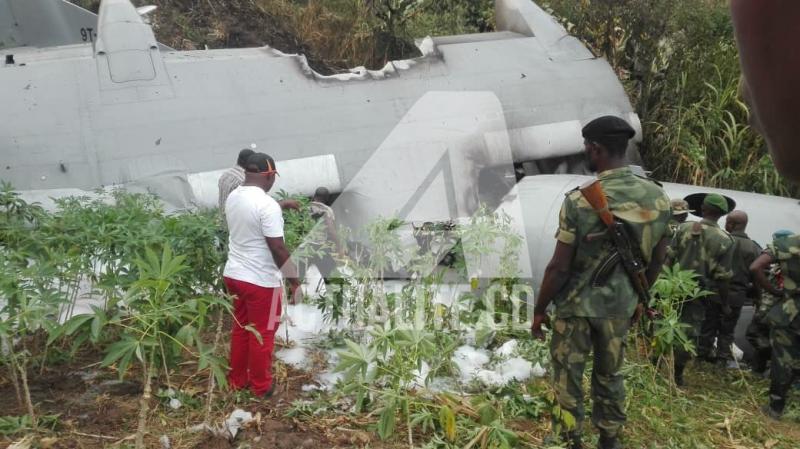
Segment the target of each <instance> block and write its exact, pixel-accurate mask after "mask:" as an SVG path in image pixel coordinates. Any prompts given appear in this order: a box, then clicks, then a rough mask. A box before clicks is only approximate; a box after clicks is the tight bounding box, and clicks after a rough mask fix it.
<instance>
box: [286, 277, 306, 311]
mask: <svg viewBox="0 0 800 449" xmlns="http://www.w3.org/2000/svg"><path fill="white" fill-rule="evenodd" d="M301 302H303V289H302V288H300V282H299V281H297V280H294V281H289V304H292V305H295V304H297V303H301Z"/></svg>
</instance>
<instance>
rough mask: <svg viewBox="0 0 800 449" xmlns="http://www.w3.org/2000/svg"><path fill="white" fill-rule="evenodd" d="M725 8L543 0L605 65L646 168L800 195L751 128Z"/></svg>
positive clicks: (701, 3) (718, 4)
mask: <svg viewBox="0 0 800 449" xmlns="http://www.w3.org/2000/svg"><path fill="white" fill-rule="evenodd" d="M727 3H728V2H727V1H724V0H673V1H654V0H616V1H613V2H609V1H599V0H595V1H589V0H583V1H580V2H578V1H574V0H549V1H548V2H546V5H547V6H548V7H550V8H551V9H552V11H553V12H554V13H555V15H556V16H557V17H559V18H560V19H561V20H562V23H564V25H565V26H566V27H567V28H568V29H569V30H570V31H571V32H572V33H574V34H576V35H578V36H579V37H580V38H582V39H583V40H584V41H585V42H586V43H587V44H588V45H589V46H590V47H592V48H593V49H594V51H595V52H596V53H597V54H599V55H602V56H604V57H605V58H607V59H608V61H609V62H610V63H611V64H612V66H613V67H614V69H615V70H616V72H617V74H618V75H619V76H620V78H621V79H622V80H623V83H624V84H625V87H626V89H627V90H628V92H629V94H630V96H631V99H632V101H633V103H634V107H635V108H636V112H637V113H638V114H639V116H640V118H641V119H642V125H643V128H644V140H643V142H642V145H641V147H640V149H641V151H642V157H643V159H644V162H645V165H646V166H647V168H649V169H651V170H654V172H655V175H656V176H657V177H659V178H660V179H663V180H667V181H675V182H683V183H691V184H697V185H705V186H713V187H723V188H730V189H737V190H747V191H754V192H759V193H767V194H775V195H784V196H795V197H796V196H798V195H800V189H798V187H796V186H791V185H789V184H788V183H786V182H785V181H783V180H782V179H781V178H780V177H779V176H778V174H777V172H776V170H775V168H774V166H773V165H772V161H771V160H770V158H769V156H768V154H767V149H766V145H765V143H764V140H763V139H762V138H761V137H760V136H759V135H757V133H755V132H754V131H753V130H752V129H751V128H750V126H749V124H748V110H747V106H746V105H745V104H744V103H743V102H742V100H741V97H740V95H739V79H740V77H741V72H740V69H739V63H738V53H737V50H736V45H735V42H734V37H733V28H732V25H731V20H730V17H729V13H728V5H727Z"/></svg>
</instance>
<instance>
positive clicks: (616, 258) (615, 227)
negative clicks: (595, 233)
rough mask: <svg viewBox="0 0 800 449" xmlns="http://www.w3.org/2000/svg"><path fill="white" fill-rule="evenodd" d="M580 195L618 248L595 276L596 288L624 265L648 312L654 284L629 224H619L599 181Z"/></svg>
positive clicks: (615, 247) (581, 189)
mask: <svg viewBox="0 0 800 449" xmlns="http://www.w3.org/2000/svg"><path fill="white" fill-rule="evenodd" d="M580 191H581V194H582V195H583V197H584V198H586V201H588V202H589V205H591V206H592V209H594V211H595V212H596V213H597V215H598V216H599V217H600V220H601V221H602V222H603V224H605V225H606V228H608V234H609V235H610V236H611V241H612V242H613V244H614V252H613V253H612V254H611V255H610V256H609V257H608V258H607V259H606V260H605V261H604V263H603V264H601V266H600V267H599V268H598V271H597V272H596V273H595V276H593V278H594V279H593V284H595V282H596V280H597V279H603V280H605V279H604V278H605V277H607V275H609V274H610V273H611V271H612V270H613V269H614V267H615V266H616V264H617V263H620V262H621V263H622V266H623V268H624V269H625V273H626V274H627V275H628V279H630V281H631V285H632V286H633V289H634V290H635V291H636V295H637V296H638V297H639V302H640V303H641V304H643V305H644V307H645V308H647V307H648V306H649V305H650V283H649V282H648V281H647V276H646V275H645V272H646V270H647V267H646V266H645V263H644V258H643V257H642V251H641V248H640V246H639V245H638V244H637V243H636V242H634V241H633V240H632V239H631V236H630V234H629V233H628V230H627V228H626V227H625V223H623V222H621V221H619V220H617V219H616V218H615V217H614V215H613V214H612V213H611V211H610V210H609V209H608V198H606V194H605V192H604V191H603V186H601V185H600V181H598V180H596V179H595V180H592V181H588V182H586V183H585V184H584V185H582V186H581V187H580Z"/></svg>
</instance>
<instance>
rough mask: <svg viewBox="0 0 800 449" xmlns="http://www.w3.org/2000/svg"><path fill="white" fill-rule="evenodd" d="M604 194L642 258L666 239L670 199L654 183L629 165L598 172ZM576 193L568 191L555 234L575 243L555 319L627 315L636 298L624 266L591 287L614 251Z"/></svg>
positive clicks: (558, 298)
mask: <svg viewBox="0 0 800 449" xmlns="http://www.w3.org/2000/svg"><path fill="white" fill-rule="evenodd" d="M597 179H598V180H599V181H600V184H601V185H602V186H603V190H604V191H605V193H606V196H607V197H608V204H609V208H610V210H611V212H612V213H613V214H614V216H616V217H617V218H618V219H620V220H622V221H623V222H624V223H625V224H626V226H627V227H628V230H629V232H630V234H631V237H632V238H633V239H634V240H635V241H636V242H638V243H639V245H640V246H641V250H642V255H643V256H644V258H645V259H646V260H645V261H646V262H649V261H650V258H651V257H652V253H653V249H654V248H655V246H656V245H657V244H658V242H659V241H660V240H661V239H662V238H664V237H670V236H671V234H670V231H669V227H668V225H667V223H668V221H669V219H670V216H671V211H670V202H669V201H670V200H669V197H668V196H667V195H666V194H665V193H664V191H663V190H662V189H661V187H659V186H658V184H656V183H655V182H653V181H651V180H648V179H645V178H640V177H638V176H636V175H634V174H633V173H632V172H631V170H630V169H629V168H627V167H624V168H618V169H614V170H608V171H605V172H602V173H600V174H599V175H598V177H597ZM605 231H606V227H605V225H604V224H603V223H602V222H601V221H600V218H599V217H598V216H597V213H596V212H595V211H594V209H592V207H591V206H590V205H589V203H588V202H587V201H586V199H585V198H584V197H583V195H582V194H581V192H580V191H578V190H574V191H572V192H570V193H568V194H567V197H566V198H565V199H564V203H563V204H562V206H561V214H560V218H559V227H558V232H557V233H556V238H557V239H558V240H559V241H561V242H563V243H566V244H568V245H573V246H574V247H575V256H574V258H573V260H572V265H571V267H570V278H569V281H568V283H567V286H566V287H564V289H563V290H562V291H561V292H559V294H558V295H557V296H556V298H554V303H555V305H556V315H557V316H558V317H559V318H568V317H576V316H577V317H591V318H616V319H620V318H629V317H630V316H631V315H632V314H633V311H634V309H635V308H636V303H637V297H636V293H635V291H634V290H633V287H632V285H631V283H630V280H629V279H628V276H627V274H626V273H625V270H624V268H623V267H622V264H617V266H616V267H615V268H614V270H613V271H612V272H611V275H610V276H609V277H608V279H607V280H606V282H605V283H604V285H601V286H597V287H594V286H592V279H593V277H594V274H595V273H596V271H597V269H598V268H599V267H600V265H601V264H602V263H603V262H604V261H605V259H606V258H607V257H608V256H609V255H610V254H612V252H613V243H612V242H611V238H610V237H609V236H608V235H607V234H606V233H605Z"/></svg>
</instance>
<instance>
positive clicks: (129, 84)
mask: <svg viewBox="0 0 800 449" xmlns="http://www.w3.org/2000/svg"><path fill="white" fill-rule="evenodd" d="M50 3H52V4H53V5H57V6H59V7H64V5H63V2H61V1H60V0H51V1H50ZM37 4H39V6H40V7H42V8H44V6H43V5H44V4H45V0H37ZM0 5H2V6H0V7H6V8H7V7H8V6H9V5H12V6H14V5H15V2H14V0H0ZM497 13H498V29H499V31H498V32H497V33H487V34H482V35H468V36H450V37H441V38H432V39H426V40H424V41H423V43H422V44H421V47H422V49H423V51H424V53H425V54H424V56H422V57H420V58H417V59H414V60H409V61H394V62H390V63H388V64H387V65H386V67H384V68H383V69H382V70H378V71H369V70H364V69H354V70H353V71H352V72H351V73H346V74H340V75H334V76H321V75H319V74H317V73H315V72H314V71H313V70H311V69H310V68H309V67H308V64H307V62H306V60H305V58H304V57H303V56H299V55H284V54H281V53H280V52H277V51H275V50H273V49H270V48H268V47H264V48H251V49H237V50H230V49H226V50H210V51H205V50H203V51H185V52H177V51H167V52H165V51H158V49H157V47H156V46H157V42H156V41H155V38H154V37H153V34H152V32H151V30H150V27H149V26H147V25H146V24H144V23H143V22H142V21H141V19H140V17H139V15H138V14H137V12H136V10H135V9H134V8H133V7H132V6H131V5H130V3H129V2H128V1H126V0H105V1H104V2H103V3H102V6H101V12H100V16H99V19H98V25H97V29H98V31H97V37H96V39H95V41H94V42H93V43H91V44H90V43H87V44H82V43H81V44H74V43H72V42H63V41H64V39H61V40H62V42H61V43H68V44H69V45H60V46H57V47H51V46H43V47H41V48H37V47H35V46H29V47H24V48H16V49H15V48H6V49H4V50H3V51H4V52H5V53H6V54H12V53H13V54H14V59H15V64H6V65H3V66H0V86H2V87H0V89H2V92H3V99H4V107H3V109H2V110H0V154H2V166H0V178H2V179H3V180H5V181H9V182H11V183H13V185H14V186H15V187H17V188H18V189H21V190H36V191H42V190H54V189H64V188H77V189H93V188H96V187H99V186H108V185H112V184H127V183H134V184H138V185H142V186H146V187H150V188H155V189H156V191H157V192H158V189H168V190H169V189H172V190H175V191H181V192H185V191H187V190H186V185H187V181H186V180H185V179H182V178H181V175H187V174H195V173H205V172H212V171H215V170H221V169H224V168H227V167H228V166H230V165H231V163H232V160H233V158H234V156H235V154H236V152H237V151H238V150H239V149H240V148H243V147H245V146H247V145H249V144H250V143H251V142H254V143H256V144H257V145H258V147H259V148H260V149H261V150H262V151H265V152H268V153H271V154H272V155H273V156H274V157H275V158H276V159H278V160H293V159H301V158H307V157H314V156H320V155H334V157H335V160H336V167H337V171H338V172H339V178H340V179H341V181H342V183H343V184H346V183H347V182H348V181H349V180H351V179H352V178H353V176H355V174H356V173H358V171H359V169H360V168H361V166H362V165H363V163H364V162H365V161H366V160H367V159H368V158H369V157H370V155H371V154H372V153H373V152H374V151H375V150H376V149H377V148H378V146H379V145H380V144H381V142H383V141H384V140H385V138H386V137H387V136H388V135H389V133H390V132H391V130H392V129H393V128H394V127H395V126H396V125H397V123H398V122H399V121H400V120H401V119H402V118H403V117H404V116H405V115H406V113H407V112H408V110H409V109H410V108H411V107H412V106H413V105H414V104H415V103H416V102H417V101H418V100H419V98H421V97H422V96H423V95H424V94H425V93H426V92H429V91H450V92H463V91H487V92H492V93H494V94H495V95H496V96H497V98H498V99H499V101H500V104H501V106H502V114H503V116H504V120H505V123H506V126H507V132H508V136H509V141H510V145H511V150H512V153H513V156H514V159H515V160H516V161H528V160H538V159H541V158H544V157H551V156H558V155H567V154H574V153H576V152H578V151H580V137H579V134H577V133H576V130H579V129H580V125H581V123H585V122H586V121H587V120H589V119H591V118H594V117H596V116H598V115H601V114H608V113H613V114H617V115H620V116H623V117H626V118H627V119H628V120H629V121H631V122H632V123H633V124H634V126H635V127H636V128H637V130H638V129H639V128H640V126H639V123H638V118H637V117H636V116H635V114H633V112H632V109H631V106H630V102H629V101H628V99H627V97H626V95H625V92H624V90H623V89H622V86H621V84H620V83H619V81H618V80H617V78H616V76H615V74H614V73H613V71H612V70H611V68H610V67H609V65H608V63H607V62H606V61H604V60H602V59H598V58H594V57H593V55H592V54H591V53H590V52H589V51H588V50H587V49H586V48H585V47H584V46H583V45H582V44H581V43H580V42H579V41H578V40H577V39H575V38H573V37H571V36H569V35H567V34H566V32H565V31H564V30H563V28H562V27H561V26H560V25H558V24H557V23H556V22H555V21H554V20H553V19H552V18H551V17H550V16H548V15H547V14H546V13H544V12H543V11H542V10H541V9H540V8H538V7H537V6H536V5H535V4H533V3H531V2H528V1H524V0H498V1H497ZM67 23H69V24H70V26H74V27H77V26H79V25H81V26H82V24H80V23H73V22H69V21H68V22H67ZM26 25H27V24H24V23H23V24H20V27H21V28H23V29H27V28H26ZM75 32H76V33H78V36H80V33H79V30H76V31H75ZM160 178H165V179H160ZM188 191H189V192H190V191H191V189H189V190H188ZM158 193H160V192H158ZM191 202H194V198H185V199H184V201H183V203H182V204H186V203H191ZM179 203H180V201H179ZM179 205H181V204H179Z"/></svg>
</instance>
